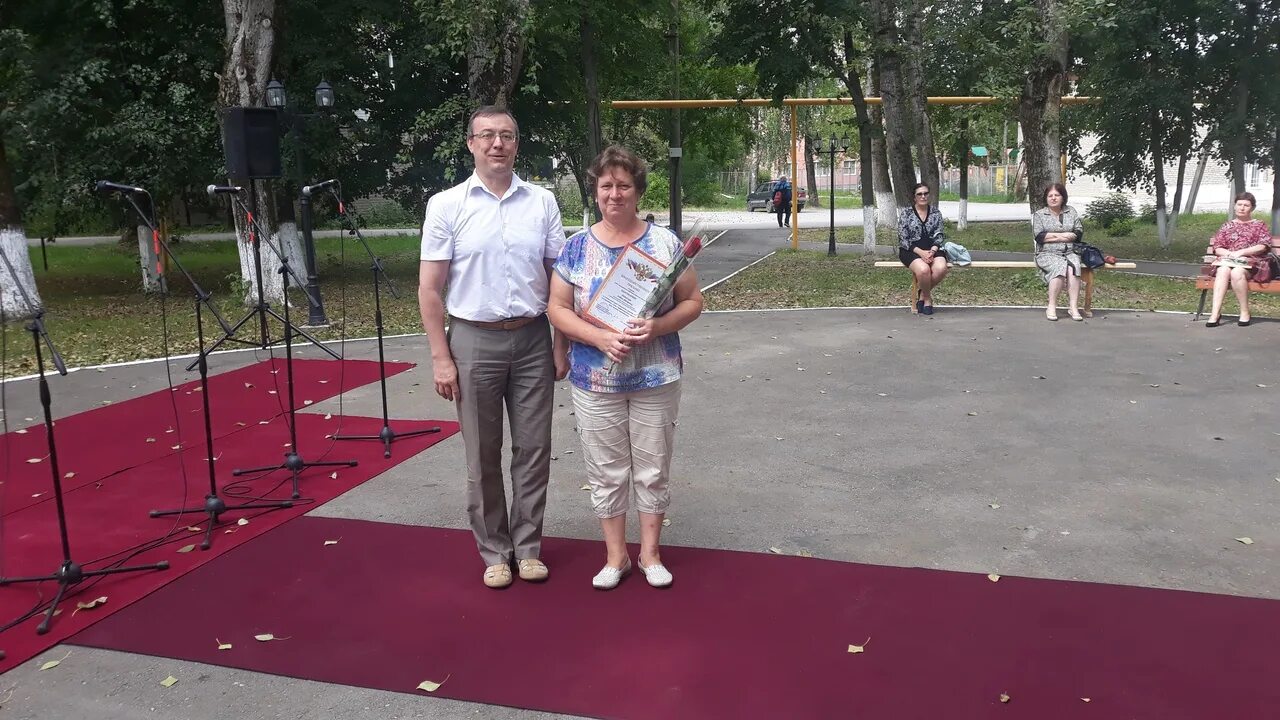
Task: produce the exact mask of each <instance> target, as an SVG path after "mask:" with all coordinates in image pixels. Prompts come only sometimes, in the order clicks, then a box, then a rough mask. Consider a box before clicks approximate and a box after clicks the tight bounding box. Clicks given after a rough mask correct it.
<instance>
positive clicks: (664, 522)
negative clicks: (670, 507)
mask: <svg viewBox="0 0 1280 720" xmlns="http://www.w3.org/2000/svg"><path fill="white" fill-rule="evenodd" d="M662 527H671V519H670V518H663V519H662Z"/></svg>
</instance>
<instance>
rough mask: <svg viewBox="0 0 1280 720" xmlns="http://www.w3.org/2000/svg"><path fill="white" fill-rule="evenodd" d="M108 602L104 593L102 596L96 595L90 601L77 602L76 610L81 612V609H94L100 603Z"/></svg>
mask: <svg viewBox="0 0 1280 720" xmlns="http://www.w3.org/2000/svg"><path fill="white" fill-rule="evenodd" d="M106 602H107V596H106V595H103V596H101V597H96V598H94V599H92V600H90V601H89V602H78V603H76V611H77V612H79V611H81V610H92V609H94V608H96V607H98V606H99V605H105V604H106Z"/></svg>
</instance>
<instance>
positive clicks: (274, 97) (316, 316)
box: [266, 80, 333, 327]
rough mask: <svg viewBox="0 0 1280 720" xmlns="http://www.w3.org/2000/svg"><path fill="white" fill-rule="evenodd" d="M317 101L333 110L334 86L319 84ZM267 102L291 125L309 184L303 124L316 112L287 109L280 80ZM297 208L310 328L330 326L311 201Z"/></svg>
mask: <svg viewBox="0 0 1280 720" xmlns="http://www.w3.org/2000/svg"><path fill="white" fill-rule="evenodd" d="M315 100H316V107H317V108H319V109H321V110H328V109H330V108H332V107H333V87H332V86H331V85H329V83H327V82H325V81H324V80H321V81H320V84H319V85H316V91H315ZM266 103H267V107H269V108H275V110H276V111H277V112H279V113H280V118H281V119H282V120H283V121H284V122H285V124H286V125H287V126H288V128H289V141H290V144H291V145H293V148H294V152H295V153H296V156H297V159H298V162H297V175H298V176H299V177H300V178H302V181H301V182H306V178H307V173H306V163H305V159H306V156H305V153H304V152H303V149H302V141H301V137H300V135H301V128H302V124H303V123H304V122H306V121H307V120H309V119H311V118H313V117H315V116H316V113H310V114H307V113H293V112H290V111H289V110H287V109H286V108H287V107H288V97H287V95H286V94H285V91H284V85H283V84H282V83H281V82H280V81H279V80H272V81H271V82H269V83H267V94H266ZM298 206H299V210H300V212H301V215H302V246H303V256H304V260H305V262H306V266H307V267H306V270H307V292H308V293H310V294H311V296H312V297H313V298H315V304H312V305H310V308H311V309H310V312H309V313H308V314H307V327H327V326H328V325H329V319H328V317H326V316H325V312H324V300H323V299H322V298H321V297H320V276H319V275H318V274H317V272H316V246H315V241H314V240H313V239H312V236H311V198H310V197H308V196H306V195H303V196H302V199H301V200H299V201H298ZM289 207H290V209H292V207H293V201H292V200H290V202H289Z"/></svg>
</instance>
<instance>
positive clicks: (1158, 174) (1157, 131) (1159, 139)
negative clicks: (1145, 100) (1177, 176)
mask: <svg viewBox="0 0 1280 720" xmlns="http://www.w3.org/2000/svg"><path fill="white" fill-rule="evenodd" d="M1150 117H1151V119H1150V121H1149V123H1150V126H1149V127H1148V130H1149V131H1150V132H1151V169H1152V172H1153V174H1154V176H1155V181H1156V237H1157V238H1158V239H1159V240H1160V247H1161V248H1164V249H1168V247H1169V243H1171V242H1172V241H1173V238H1172V237H1170V235H1169V225H1168V205H1167V204H1166V188H1165V183H1164V137H1163V130H1162V124H1161V120H1160V111H1159V110H1157V109H1155V108H1152V110H1151V116H1150Z"/></svg>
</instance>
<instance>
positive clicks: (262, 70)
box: [218, 0, 284, 305]
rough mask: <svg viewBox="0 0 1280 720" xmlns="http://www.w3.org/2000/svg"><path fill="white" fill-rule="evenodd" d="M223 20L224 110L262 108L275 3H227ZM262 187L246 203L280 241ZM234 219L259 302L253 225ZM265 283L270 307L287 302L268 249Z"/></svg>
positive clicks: (241, 216)
mask: <svg viewBox="0 0 1280 720" xmlns="http://www.w3.org/2000/svg"><path fill="white" fill-rule="evenodd" d="M222 8H223V15H224V18H225V20H226V37H225V49H226V53H227V59H226V63H225V64H224V65H223V69H222V78H221V82H220V85H219V88H218V101H219V104H220V105H221V106H223V107H233V106H240V107H258V106H260V105H261V103H262V97H263V95H264V93H265V92H266V89H267V81H268V80H270V79H271V68H272V64H273V63H274V61H275V44H276V36H275V13H276V3H275V0H223V3H222ZM249 184H250V185H251V186H256V189H257V193H256V198H252V199H248V198H247V199H246V202H247V203H250V206H251V207H253V206H256V208H257V210H256V213H255V214H256V217H257V220H258V222H259V223H260V224H261V225H262V227H263V228H264V230H265V231H266V233H267V234H268V236H270V237H272V238H275V236H276V235H277V233H278V232H279V231H278V229H277V220H276V206H275V202H274V200H273V199H272V197H271V193H269V192H268V191H267V188H266V183H265V182H261V181H259V182H253V181H250V183H249ZM232 217H233V218H234V221H235V226H236V236H237V237H238V238H239V240H240V242H239V243H238V244H237V248H238V249H239V252H240V276H241V277H242V278H244V281H245V283H244V284H245V288H246V291H245V295H244V298H243V301H244V304H245V305H254V304H257V302H258V286H257V274H256V273H255V272H254V260H253V250H254V248H253V246H252V245H250V244H249V243H248V242H247V240H248V237H249V223H248V219H247V218H246V216H245V213H244V212H241V211H240V210H239V208H235V209H234V211H233V213H232ZM261 258H262V281H263V285H262V287H263V293H264V295H265V299H266V300H268V301H269V302H274V303H282V302H284V286H283V283H282V282H281V277H280V272H279V271H280V261H279V260H278V259H277V258H276V256H275V253H272V252H271V251H269V250H265V249H264V250H262V252H261Z"/></svg>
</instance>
